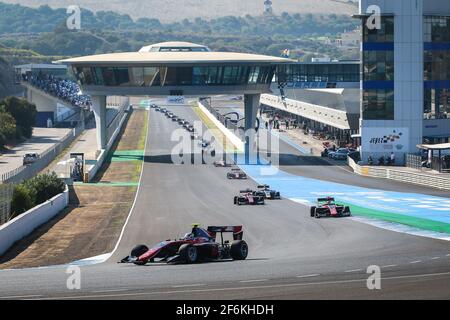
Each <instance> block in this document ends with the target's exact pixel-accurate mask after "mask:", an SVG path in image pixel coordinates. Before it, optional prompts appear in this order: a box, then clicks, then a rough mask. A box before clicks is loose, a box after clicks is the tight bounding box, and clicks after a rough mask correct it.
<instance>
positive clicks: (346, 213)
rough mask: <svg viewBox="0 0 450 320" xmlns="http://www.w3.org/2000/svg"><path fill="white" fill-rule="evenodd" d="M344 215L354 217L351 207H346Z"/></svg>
mask: <svg viewBox="0 0 450 320" xmlns="http://www.w3.org/2000/svg"><path fill="white" fill-rule="evenodd" d="M344 215H345V216H346V217H351V216H352V213H351V211H350V207H344Z"/></svg>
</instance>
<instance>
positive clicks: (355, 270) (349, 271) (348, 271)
mask: <svg viewBox="0 0 450 320" xmlns="http://www.w3.org/2000/svg"><path fill="white" fill-rule="evenodd" d="M361 271H363V269H354V270H346V271H344V272H345V273H351V272H361Z"/></svg>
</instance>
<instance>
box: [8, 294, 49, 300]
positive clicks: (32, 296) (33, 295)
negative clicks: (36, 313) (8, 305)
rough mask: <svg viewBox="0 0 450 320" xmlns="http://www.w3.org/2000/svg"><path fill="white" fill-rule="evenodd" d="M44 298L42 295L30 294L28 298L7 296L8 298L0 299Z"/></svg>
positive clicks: (24, 297) (25, 297)
mask: <svg viewBox="0 0 450 320" xmlns="http://www.w3.org/2000/svg"><path fill="white" fill-rule="evenodd" d="M39 297H43V296H42V295H40V294H30V295H27V296H6V297H0V299H27V298H39Z"/></svg>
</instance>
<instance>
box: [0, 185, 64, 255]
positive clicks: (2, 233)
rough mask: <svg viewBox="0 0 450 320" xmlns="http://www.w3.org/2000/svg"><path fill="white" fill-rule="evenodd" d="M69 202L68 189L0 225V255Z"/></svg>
mask: <svg viewBox="0 0 450 320" xmlns="http://www.w3.org/2000/svg"><path fill="white" fill-rule="evenodd" d="M68 204H69V189H68V188H67V186H66V190H65V191H64V192H63V193H60V194H58V195H56V196H55V197H53V198H51V199H50V200H48V201H46V202H44V203H42V204H40V205H38V206H36V207H34V208H32V209H30V210H28V211H27V212H25V213H23V214H21V215H20V216H18V217H16V218H14V219H12V220H11V221H9V222H7V223H5V224H4V225H2V226H0V256H1V255H2V254H4V253H5V252H6V251H7V250H8V249H9V248H10V247H11V246H12V245H13V244H14V243H15V242H16V241H19V240H20V239H22V238H24V237H26V236H27V235H29V234H30V233H31V232H33V230H35V229H36V228H38V227H39V226H41V225H42V224H44V223H46V222H48V221H49V220H50V219H52V218H53V217H55V216H56V215H57V214H59V213H60V212H61V211H62V210H63V209H64V208H66V207H67V205H68Z"/></svg>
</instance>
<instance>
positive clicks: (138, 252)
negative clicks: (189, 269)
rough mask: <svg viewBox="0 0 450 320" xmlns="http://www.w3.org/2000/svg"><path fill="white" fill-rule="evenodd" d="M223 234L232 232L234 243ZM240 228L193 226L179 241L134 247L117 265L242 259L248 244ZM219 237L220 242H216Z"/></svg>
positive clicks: (246, 252) (245, 255)
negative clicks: (218, 236)
mask: <svg viewBox="0 0 450 320" xmlns="http://www.w3.org/2000/svg"><path fill="white" fill-rule="evenodd" d="M224 233H232V234H233V241H232V242H231V243H230V241H228V240H224ZM243 233H244V232H243V230H242V226H209V227H208V228H207V229H203V228H201V227H199V225H198V224H194V225H193V226H192V230H191V232H189V233H187V234H186V235H185V236H184V237H183V238H181V239H178V240H165V241H162V242H160V243H158V244H156V245H155V246H153V247H151V248H149V247H147V246H146V245H143V244H141V245H137V246H136V247H134V248H133V250H131V253H130V255H129V256H127V257H125V258H123V259H122V260H121V261H119V262H120V263H134V264H136V265H145V264H146V263H149V262H166V263H171V264H175V263H196V262H201V261H214V260H230V259H232V260H245V259H246V258H247V255H248V245H247V243H246V242H245V241H244V240H242V238H243ZM217 234H220V242H218V241H216V238H217Z"/></svg>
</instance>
